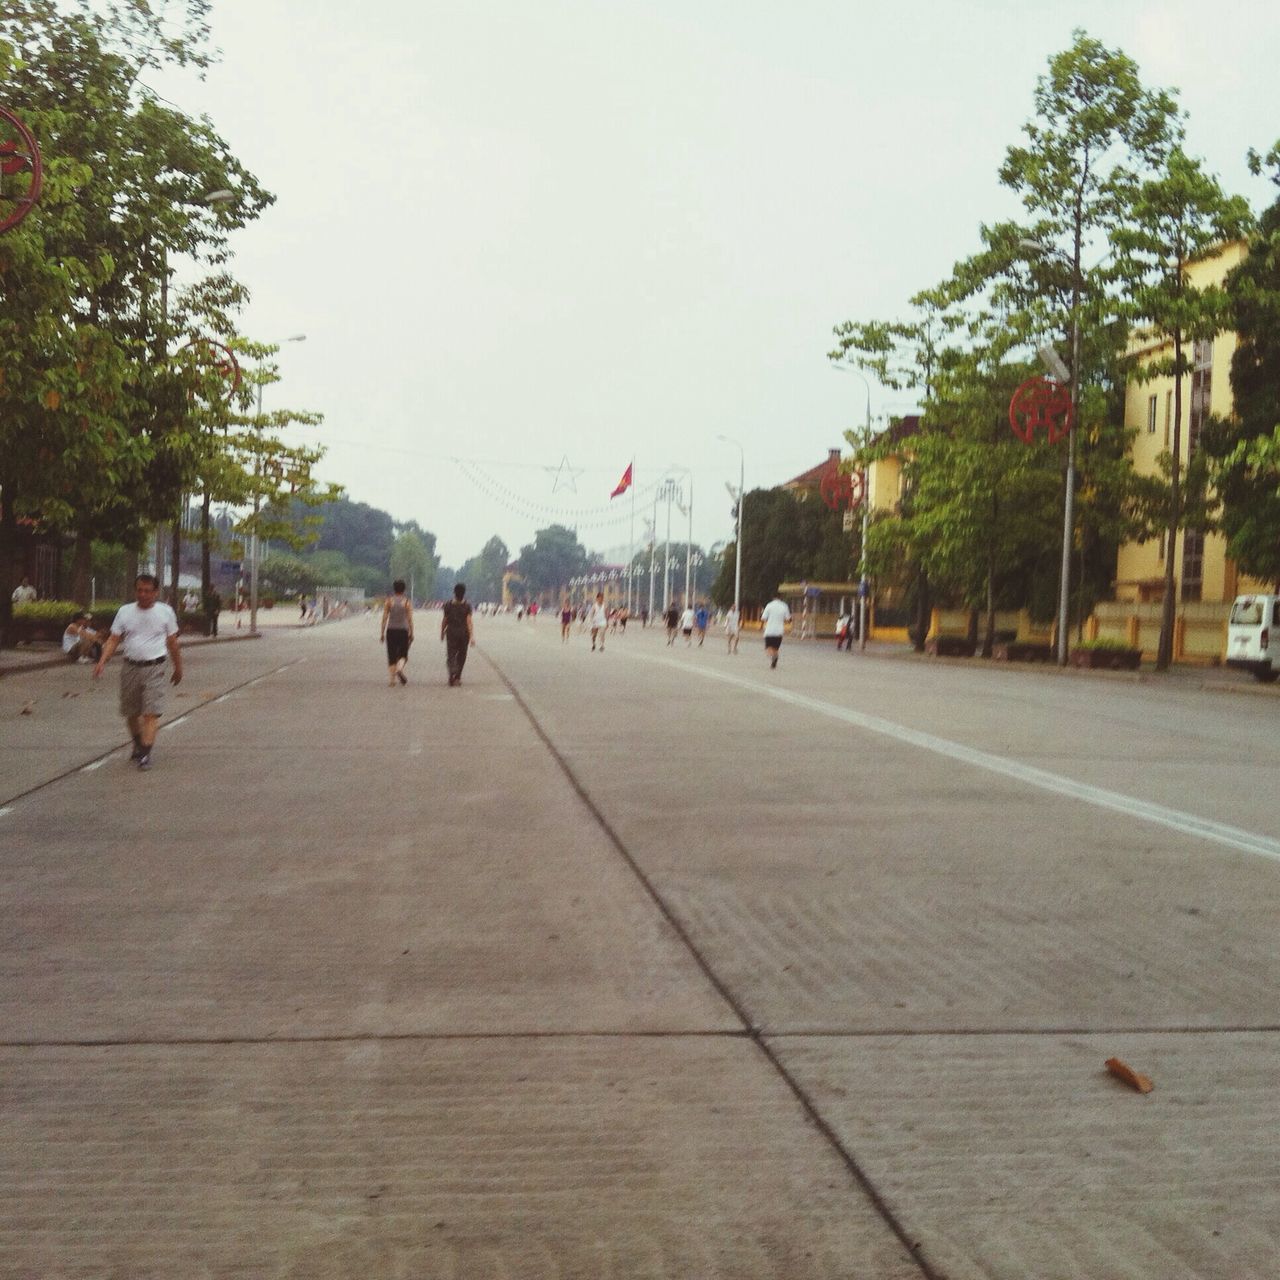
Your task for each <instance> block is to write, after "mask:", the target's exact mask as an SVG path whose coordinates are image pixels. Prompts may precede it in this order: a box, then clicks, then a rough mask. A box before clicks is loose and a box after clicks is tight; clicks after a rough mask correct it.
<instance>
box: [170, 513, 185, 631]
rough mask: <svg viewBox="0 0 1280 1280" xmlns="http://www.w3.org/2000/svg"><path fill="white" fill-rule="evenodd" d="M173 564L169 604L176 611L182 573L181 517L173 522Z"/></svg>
mask: <svg viewBox="0 0 1280 1280" xmlns="http://www.w3.org/2000/svg"><path fill="white" fill-rule="evenodd" d="M172 559H173V564H172V566H171V568H170V570H169V582H170V584H171V585H170V587H169V603H170V604H171V605H172V606H173V608H174V611H175V612H176V611H177V608H178V604H179V600H180V597H179V595H178V590H179V583H178V578H179V576H180V575H181V573H182V516H181V515H179V516H178V518H177V519H176V520H175V521H174V522H173V554H172Z"/></svg>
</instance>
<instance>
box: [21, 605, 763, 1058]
mask: <svg viewBox="0 0 1280 1280" xmlns="http://www.w3.org/2000/svg"><path fill="white" fill-rule="evenodd" d="M315 634H316V633H311V634H310V635H308V636H307V639H308V640H310V638H311V635H315ZM325 634H326V636H327V638H326V639H318V640H317V641H316V643H315V644H312V645H310V646H309V647H308V648H307V649H306V651H305V652H304V653H303V655H302V656H303V657H304V658H305V661H299V662H297V663H296V664H295V665H292V666H289V667H287V668H285V669H282V670H278V671H276V672H275V673H274V674H271V675H269V676H260V677H255V678H254V679H253V681H252V682H250V683H248V684H246V685H244V686H243V687H242V688H241V689H239V691H238V692H236V693H235V694H234V695H232V696H231V697H229V698H228V699H227V700H226V701H213V702H211V703H208V704H206V705H205V706H203V707H202V708H201V709H200V710H199V711H198V712H196V713H194V714H192V715H191V716H189V717H188V718H187V719H186V720H185V721H183V722H182V723H181V724H174V725H173V726H171V727H170V728H167V729H164V730H162V731H161V734H160V738H159V741H158V744H157V749H156V753H155V766H154V768H153V769H152V771H151V772H150V773H147V774H140V773H138V771H137V770H136V769H134V768H133V767H132V766H131V765H130V764H129V763H128V761H127V759H126V758H125V757H124V754H123V753H121V754H119V755H117V756H113V757H112V758H111V759H110V760H109V761H108V762H107V763H106V764H105V765H104V766H103V767H101V768H98V769H96V770H94V771H92V772H89V773H78V774H75V775H73V776H72V777H71V778H68V779H66V780H64V781H63V782H60V783H57V784H56V785H54V786H52V787H48V788H45V789H44V790H42V791H39V792H37V793H36V794H35V795H32V796H30V797H28V798H27V799H25V800H23V801H22V802H21V803H20V804H19V805H17V806H15V807H14V808H13V811H12V812H10V813H9V814H7V815H6V816H4V817H3V818H0V850H2V851H3V856H4V865H5V882H4V896H3V907H4V909H3V921H4V923H3V926H0V942H2V945H3V954H4V962H5V965H6V972H7V974H8V976H9V979H10V980H9V981H8V982H6V983H5V984H4V985H3V988H0V1029H2V1030H3V1038H4V1039H5V1040H7V1041H10V1042H13V1041H50V1040H54V1041H89V1040H120V1041H127V1040H185V1039H197V1040H199V1039H227V1038H232V1039H270V1038H273V1037H290V1036H329V1035H382V1036H388V1035H398V1034H422V1033H426V1032H435V1033H438V1032H453V1033H457V1032H484V1031H502V1032H512V1031H529V1032H532V1031H619V1030H627V1031H637V1030H645V1031H690V1030H697V1031H703V1030H736V1029H739V1028H740V1027H741V1023H740V1021H739V1020H738V1019H737V1018H736V1016H735V1015H734V1014H733V1011H732V1010H731V1009H730V1008H729V1006H728V1005H727V1004H725V1002H724V1001H723V1000H722V999H721V998H720V996H719V995H718V994H717V993H716V991H715V989H714V987H713V985H712V984H711V983H710V982H709V981H708V979H707V977H706V976H705V974H704V973H703V972H702V971H701V970H700V969H699V967H698V965H697V963H696V961H695V960H694V958H693V957H692V956H691V955H690V954H689V952H688V951H687V949H686V948H685V947H684V946H683V944H682V943H681V942H680V940H679V938H678V937H677V936H676V934H675V932H674V931H673V930H672V929H671V927H670V926H669V925H668V924H667V922H666V921H665V920H664V919H663V918H662V916H661V914H660V912H658V911H657V910H656V909H655V907H654V905H653V903H652V901H651V900H650V898H649V897H648V895H647V894H646V893H645V891H644V890H643V888H642V887H641V886H640V884H639V883H638V882H637V881H636V879H635V877H634V876H633V875H632V873H631V872H630V870H629V869H628V868H627V867H626V865H625V863H624V862H623V861H622V860H621V859H620V858H619V857H618V856H617V853H616V851H615V850H614V849H613V847H612V846H611V845H610V843H609V841H608V839H607V838H606V837H605V836H604V834H603V833H602V832H601V831H600V829H599V828H598V826H597V825H596V823H595V821H594V820H593V819H592V818H591V816H590V815H589V814H588V813H586V812H585V811H584V810H583V809H582V807H581V805H580V804H579V802H578V800H577V797H576V796H575V795H574V793H573V791H572V790H571V788H570V787H569V785H568V783H567V782H566V780H565V778H564V776H563V774H562V773H561V772H560V770H559V769H558V768H557V766H556V765H555V763H554V761H553V760H552V759H551V758H550V756H549V755H548V754H547V752H546V751H545V749H544V748H543V747H542V745H541V744H540V743H539V741H538V739H537V738H536V736H535V735H534V733H533V730H532V729H531V727H530V726H529V724H528V721H527V720H526V718H525V717H524V715H523V713H521V712H520V710H519V709H518V708H517V706H516V704H515V703H514V702H513V701H512V700H511V699H510V698H509V697H506V696H504V691H503V688H502V686H501V685H500V684H499V683H498V681H497V679H496V678H495V677H494V676H493V674H492V673H491V672H489V671H488V670H487V669H486V667H485V665H484V664H483V663H480V662H475V663H473V664H472V666H471V667H469V668H468V683H467V684H465V685H464V686H463V687H462V688H461V689H448V688H446V687H445V685H444V683H443V679H442V678H440V677H442V676H443V661H441V662H440V666H439V668H438V670H439V676H438V677H437V678H436V680H435V682H434V683H432V682H428V681H426V680H420V679H419V678H418V670H417V669H418V667H419V666H420V665H424V664H418V663H412V664H411V670H412V671H413V680H412V683H411V684H410V685H409V686H408V687H407V688H403V689H402V688H398V687H397V688H395V689H388V688H387V687H386V683H385V681H386V667H385V665H383V663H382V660H381V657H380V653H379V650H378V648H377V645H376V639H371V633H370V630H369V628H367V627H364V626H362V624H361V623H360V622H353V623H350V624H339V625H338V626H335V627H331V628H328V629H327V631H326V633H325Z"/></svg>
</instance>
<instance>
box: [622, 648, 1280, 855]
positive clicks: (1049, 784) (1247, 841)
mask: <svg viewBox="0 0 1280 1280" xmlns="http://www.w3.org/2000/svg"><path fill="white" fill-rule="evenodd" d="M627 656H628V657H629V658H633V659H635V660H636V661H637V662H653V663H657V664H658V665H660V666H664V667H672V668H674V669H675V670H677V671H687V672H690V673H692V674H694V675H699V676H704V677H705V678H706V679H708V680H719V681H720V682H721V683H722V684H731V685H735V686H736V687H738V688H740V689H747V690H750V691H751V692H752V693H761V694H764V695H765V697H768V698H775V699H777V701H779V702H785V703H788V704H789V705H791V706H793V707H800V708H801V709H802V710H805V711H814V712H817V714H818V715H823V716H827V717H829V718H830V719H832V720H841V721H843V722H844V723H845V724H851V725H853V726H854V727H855V728H857V729H863V730H865V731H866V732H868V733H877V734H880V735H881V736H882V737H886V738H893V739H894V740H895V741H897V742H902V743H905V744H906V745H907V746H910V747H918V748H920V749H921V750H922V751H931V752H933V753H934V754H935V755H940V756H945V757H947V758H948V759H950V760H958V761H960V762H961V763H962V764H968V765H972V766H973V767H974V768H976V769H986V770H987V771H988V772H990V773H998V774H1001V775H1003V776H1004V777H1006V778H1013V779H1014V780H1015V781H1017V782H1025V783H1027V784H1028V785H1029V786H1033V787H1039V788H1040V789H1041V790H1043V791H1051V792H1053V793H1054V794H1055V795H1060V796H1067V797H1068V798H1070V799H1072V800H1081V801H1083V802H1084V803H1085V804H1091V805H1094V806H1096V807H1097V808H1099V809H1110V810H1112V811H1113V812H1115V813H1123V814H1126V815H1127V816H1129V817H1131V818H1141V819H1142V820H1143V821H1144V822H1153V823H1155V824H1156V825H1157V826H1162V827H1168V828H1170V830H1173V831H1176V832H1178V833H1179V834H1180V835H1186V836H1197V837H1199V838H1200V839H1202V840H1212V841H1214V842H1215V843H1216V844H1221V845H1225V846H1226V847H1227V848H1229V849H1239V850H1242V851H1243V852H1245V853H1255V854H1258V855H1259V856H1260V857H1263V858H1272V859H1274V860H1275V861H1277V862H1280V840H1274V839H1272V838H1271V837H1270V836H1264V835H1259V834H1257V833H1255V832H1252V831H1243V830H1241V829H1240V828H1239V827H1231V826H1227V825H1226V824H1225V823H1222V822H1214V821H1213V820H1212V819H1210V818H1201V817H1198V816H1197V815H1196V814H1194V813H1186V812H1184V811H1183V810H1181V809H1168V808H1166V807H1165V806H1164V805H1160V804H1152V803H1151V802H1150V801H1147V800H1138V799H1136V798H1135V797H1133V796H1126V795H1122V794H1121V793H1120V792H1118V791H1107V790H1106V789H1105V788H1103V787H1094V786H1091V785H1089V783H1087V782H1075V781H1073V780H1072V779H1071V778H1064V777H1060V776H1059V775H1058V774H1056V773H1049V772H1048V771H1047V770H1045V769H1037V768H1035V767H1034V766H1033V765H1029V764H1022V763H1020V762H1019V761H1017V760H1010V759H1008V758H1006V757H1005V756H997V755H993V754H992V753H991V752H989V751H980V750H979V749H978V748H977V747H968V746H965V744H964V743H962V742H952V741H951V740H950V739H949V738H939V737H935V736H934V735H933V734H931V733H922V732H921V731H920V730H919V729H911V728H908V727H907V726H906V725H903V724H895V723H894V722H893V721H892V720H884V719H882V718H881V717H880V716H872V715H867V714H866V713H865V712H862V711H851V710H850V709H849V708H847V707H840V706H836V705H835V704H834V703H830V702H822V701H820V700H819V699H817V698H810V697H808V696H807V695H805V694H803V693H793V692H792V691H791V690H790V689H771V688H770V687H769V686H768V685H763V684H759V683H757V682H756V681H754V680H744V679H743V678H742V677H740V676H731V675H727V674H726V673H724V672H722V671H712V670H709V669H708V668H706V667H694V666H690V665H688V664H687V663H684V662H673V661H672V660H671V659H670V658H653V657H649V656H648V655H647V654H642V653H629V654H628V655H627Z"/></svg>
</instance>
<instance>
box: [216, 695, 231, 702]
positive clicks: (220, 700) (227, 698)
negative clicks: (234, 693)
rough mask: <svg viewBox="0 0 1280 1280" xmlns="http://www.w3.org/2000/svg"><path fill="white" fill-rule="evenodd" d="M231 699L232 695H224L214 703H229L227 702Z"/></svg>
mask: <svg viewBox="0 0 1280 1280" xmlns="http://www.w3.org/2000/svg"><path fill="white" fill-rule="evenodd" d="M230 697H231V695H230V694H229V693H224V694H223V695H222V697H220V698H214V702H215V703H219V702H227V701H228V700H229V699H230Z"/></svg>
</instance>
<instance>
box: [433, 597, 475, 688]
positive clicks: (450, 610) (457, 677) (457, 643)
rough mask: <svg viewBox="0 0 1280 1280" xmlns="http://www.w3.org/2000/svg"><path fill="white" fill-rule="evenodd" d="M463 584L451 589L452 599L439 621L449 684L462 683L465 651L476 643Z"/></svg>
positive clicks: (465, 658) (465, 660)
mask: <svg viewBox="0 0 1280 1280" xmlns="http://www.w3.org/2000/svg"><path fill="white" fill-rule="evenodd" d="M466 594H467V588H466V584H465V583H462V582H460V583H458V585H457V586H456V587H454V589H453V599H452V600H450V601H449V602H448V603H447V604H446V605H445V607H444V617H443V618H441V620H440V639H441V640H443V641H444V643H445V663H446V665H447V666H448V668H449V684H450V685H451V686H452V685H458V684H461V683H462V668H463V667H464V666H466V663H467V650H468V649H469V648H470V647H471V646H472V645H473V644H475V642H476V636H475V629H474V627H473V626H472V623H471V606H470V605H469V604H468V603H467V602H466V599H465V597H466Z"/></svg>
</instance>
